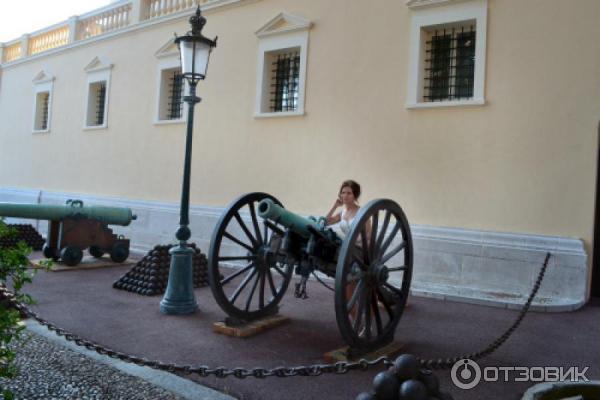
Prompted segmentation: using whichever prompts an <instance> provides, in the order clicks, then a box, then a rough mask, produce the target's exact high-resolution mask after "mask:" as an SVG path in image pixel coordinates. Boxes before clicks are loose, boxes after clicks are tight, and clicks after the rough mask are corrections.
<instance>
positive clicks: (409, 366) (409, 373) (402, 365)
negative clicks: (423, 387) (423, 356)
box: [394, 354, 420, 382]
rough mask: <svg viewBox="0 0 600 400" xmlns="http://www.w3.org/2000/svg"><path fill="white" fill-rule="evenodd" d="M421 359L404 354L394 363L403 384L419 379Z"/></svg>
mask: <svg viewBox="0 0 600 400" xmlns="http://www.w3.org/2000/svg"><path fill="white" fill-rule="evenodd" d="M419 368H420V363H419V359H418V358H417V357H415V356H413V355H412V354H402V355H401V356H400V357H398V358H396V360H395V361H394V370H395V371H396V376H397V377H398V378H399V379H400V381H401V382H404V381H407V380H409V379H417V378H418V377H419Z"/></svg>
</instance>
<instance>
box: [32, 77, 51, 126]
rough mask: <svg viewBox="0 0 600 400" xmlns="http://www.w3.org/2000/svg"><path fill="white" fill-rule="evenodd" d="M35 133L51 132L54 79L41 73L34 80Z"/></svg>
mask: <svg viewBox="0 0 600 400" xmlns="http://www.w3.org/2000/svg"><path fill="white" fill-rule="evenodd" d="M33 84H34V86H33V89H34V90H33V92H34V98H33V132H35V133H40V132H50V116H51V109H52V106H51V104H52V91H53V88H54V77H53V76H51V75H50V74H48V73H47V72H45V71H40V72H39V73H38V74H37V75H36V76H35V78H34V79H33Z"/></svg>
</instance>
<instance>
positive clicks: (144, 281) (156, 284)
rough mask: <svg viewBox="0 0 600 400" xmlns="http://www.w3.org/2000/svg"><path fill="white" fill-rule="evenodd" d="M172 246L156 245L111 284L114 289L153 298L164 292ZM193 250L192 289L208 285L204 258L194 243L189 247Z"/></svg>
mask: <svg viewBox="0 0 600 400" xmlns="http://www.w3.org/2000/svg"><path fill="white" fill-rule="evenodd" d="M173 246H174V245H172V244H170V245H157V246H154V249H152V250H150V251H149V252H148V254H146V256H144V258H142V259H141V260H140V261H138V262H137V264H135V266H134V267H133V268H132V269H131V270H129V272H127V273H126V274H125V275H123V276H122V277H121V278H119V279H118V280H117V281H115V283H114V284H113V287H114V288H115V289H121V290H127V291H129V292H135V293H138V294H142V295H145V296H154V295H157V294H162V293H164V292H165V289H166V287H167V281H168V279H169V266H170V265H171V255H170V254H169V250H170V249H171V248H172V247H173ZM189 246H190V247H191V248H192V249H193V250H194V256H193V262H192V265H193V270H194V275H193V276H194V278H193V280H194V287H202V286H207V285H208V270H207V261H206V256H205V255H204V254H202V253H201V252H200V249H198V248H197V247H196V244H195V243H191V244H190V245H189Z"/></svg>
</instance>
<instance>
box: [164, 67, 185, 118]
mask: <svg viewBox="0 0 600 400" xmlns="http://www.w3.org/2000/svg"><path fill="white" fill-rule="evenodd" d="M184 87H185V81H184V79H183V75H182V74H181V68H179V67H177V68H169V69H164V70H161V73H160V100H159V103H160V104H159V111H158V119H159V121H179V120H182V119H183V105H184V103H183V90H184Z"/></svg>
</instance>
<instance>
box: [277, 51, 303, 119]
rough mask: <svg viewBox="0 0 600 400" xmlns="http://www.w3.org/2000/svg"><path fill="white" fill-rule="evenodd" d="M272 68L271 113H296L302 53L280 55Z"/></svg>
mask: <svg viewBox="0 0 600 400" xmlns="http://www.w3.org/2000/svg"><path fill="white" fill-rule="evenodd" d="M272 67H273V69H272V71H271V72H272V75H271V88H272V90H273V91H272V92H271V104H270V107H271V111H272V112H280V111H296V110H297V109H298V93H299V88H300V51H294V52H292V53H286V54H278V55H277V58H276V59H275V61H274V62H273V63H272Z"/></svg>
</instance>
